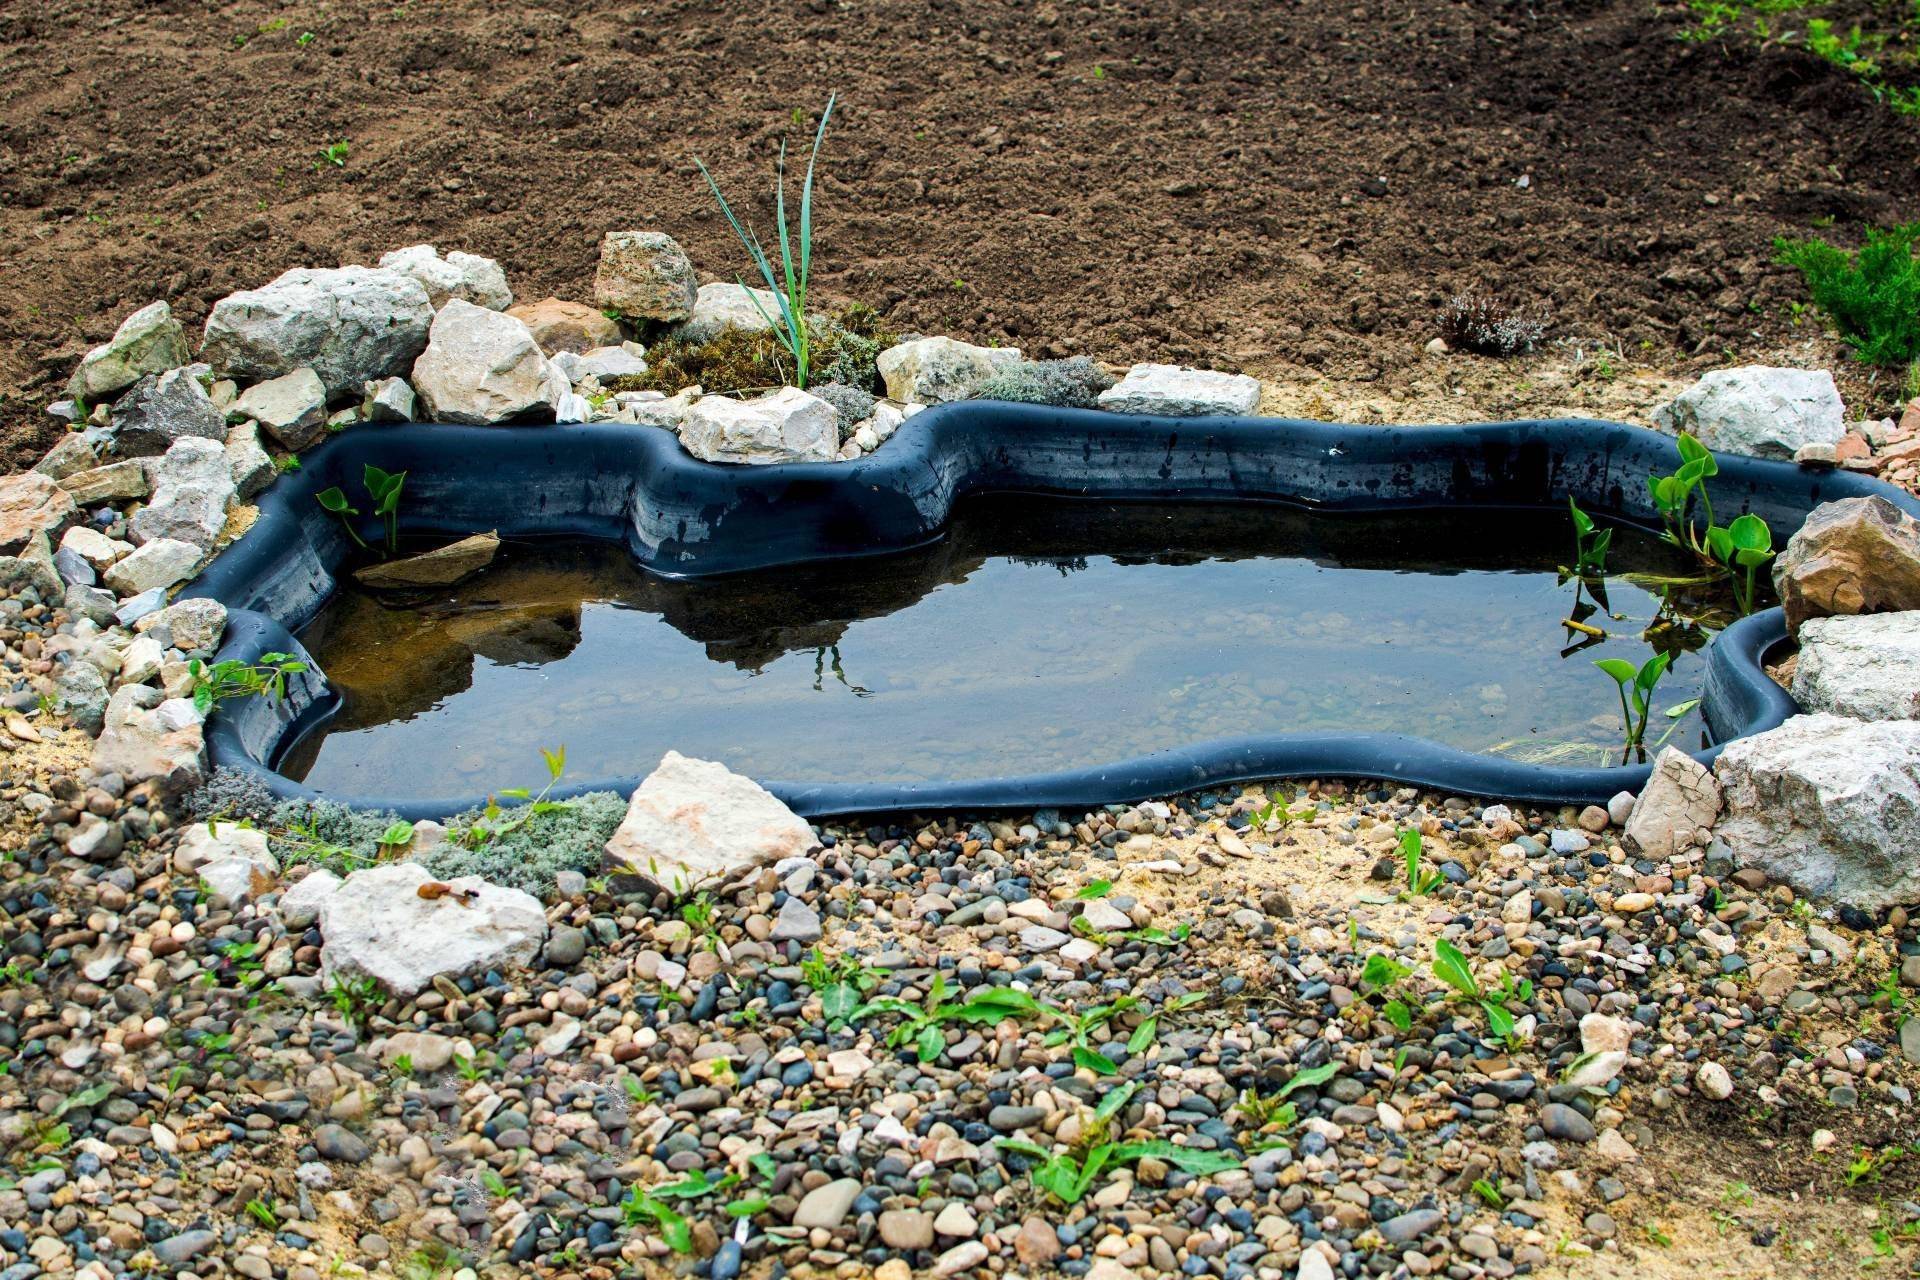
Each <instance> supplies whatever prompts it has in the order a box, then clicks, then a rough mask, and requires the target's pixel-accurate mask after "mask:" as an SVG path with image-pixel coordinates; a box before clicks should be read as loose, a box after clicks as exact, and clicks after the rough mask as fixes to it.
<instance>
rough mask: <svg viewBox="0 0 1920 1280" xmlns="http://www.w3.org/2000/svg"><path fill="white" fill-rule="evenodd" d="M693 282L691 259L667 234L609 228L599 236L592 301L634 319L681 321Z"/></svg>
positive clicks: (693, 289) (689, 306) (691, 298)
mask: <svg viewBox="0 0 1920 1280" xmlns="http://www.w3.org/2000/svg"><path fill="white" fill-rule="evenodd" d="M697 292H698V285H697V284H696V282H695V281H694V278H693V263H691V262H689V261H688V260H687V251H686V250H685V249H682V248H681V247H680V245H679V243H678V242H677V241H675V240H674V238H673V237H672V236H669V235H663V234H661V233H660V232H658V231H609V232H607V234H606V235H605V236H604V237H603V238H602V239H601V241H600V268H599V270H598V271H597V272H596V273H595V275H594V277H593V300H594V301H595V302H597V303H599V304H600V305H601V306H603V307H611V308H612V309H613V310H615V311H618V312H619V313H620V314H621V315H623V316H627V317H629V318H632V319H639V320H667V321H675V320H685V319H686V318H687V317H688V316H690V315H692V314H693V301H694V297H695V295H696V293H697Z"/></svg>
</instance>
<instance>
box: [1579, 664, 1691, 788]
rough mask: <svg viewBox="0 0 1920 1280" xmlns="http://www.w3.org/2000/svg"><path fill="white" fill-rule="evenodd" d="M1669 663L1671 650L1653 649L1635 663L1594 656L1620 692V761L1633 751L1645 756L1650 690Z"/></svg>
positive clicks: (1650, 701)
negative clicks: (1621, 741)
mask: <svg viewBox="0 0 1920 1280" xmlns="http://www.w3.org/2000/svg"><path fill="white" fill-rule="evenodd" d="M1672 663H1673V655H1672V654H1671V653H1656V654H1654V655H1653V656H1652V657H1651V658H1648V659H1647V660H1646V661H1645V662H1643V663H1641V664H1640V665H1639V666H1638V667H1635V666H1634V665H1633V664H1632V663H1631V662H1628V661H1627V660H1626V659H1624V658H1595V659H1594V660H1593V665H1594V666H1596V667H1598V668H1600V670H1602V671H1604V672H1606V673H1607V675H1609V676H1611V677H1612V678H1613V682H1614V684H1615V685H1616V686H1618V688H1619V692H1620V720H1621V723H1622V726H1623V732H1624V734H1625V745H1624V747H1623V748H1622V751H1621V761H1622V763H1625V762H1626V761H1627V760H1628V759H1631V758H1632V757H1633V755H1634V754H1635V753H1636V752H1637V753H1638V754H1639V757H1640V759H1641V760H1645V759H1646V758H1647V748H1646V740H1647V715H1648V713H1649V711H1650V709H1651V708H1652V706H1653V691H1654V689H1655V687H1657V686H1658V685H1659V683H1660V680H1661V677H1663V676H1665V675H1666V674H1667V668H1668V667H1669V666H1670V665H1672Z"/></svg>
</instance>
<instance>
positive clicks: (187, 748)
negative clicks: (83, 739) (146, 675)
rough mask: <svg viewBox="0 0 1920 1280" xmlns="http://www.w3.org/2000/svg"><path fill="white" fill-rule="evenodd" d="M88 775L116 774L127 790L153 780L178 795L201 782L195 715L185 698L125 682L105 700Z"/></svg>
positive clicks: (202, 757) (203, 766)
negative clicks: (165, 694)
mask: <svg viewBox="0 0 1920 1280" xmlns="http://www.w3.org/2000/svg"><path fill="white" fill-rule="evenodd" d="M93 771H94V772H95V773H96V774H101V773H117V774H119V775H120V778H121V781H123V782H124V783H126V785H127V786H129V787H134V786H138V785H139V784H140V783H142V782H149V781H151V782H156V783H157V784H158V785H159V787H160V789H161V790H162V791H163V792H167V793H171V794H177V793H179V792H182V791H186V790H189V789H191V788H193V787H197V786H199V785H200V784H201V783H202V782H204V781H205V780H206V773H207V761H206V742H205V739H204V738H203V737H202V735H201V729H200V713H199V712H198V711H196V710H194V706H193V703H192V702H190V701H189V700H187V699H186V698H163V697H162V696H161V693H160V691H159V690H158V689H155V688H154V687H153V686H151V685H144V684H128V685H122V686H120V688H118V689H116V690H115V691H114V694H113V697H111V698H110V699H108V700H107V713H106V720H105V724H104V726H103V727H102V728H101V730H100V737H99V738H98V740H96V741H95V742H94V744H93Z"/></svg>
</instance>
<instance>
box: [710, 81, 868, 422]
mask: <svg viewBox="0 0 1920 1280" xmlns="http://www.w3.org/2000/svg"><path fill="white" fill-rule="evenodd" d="M833 104H834V97H833V95H829V96H828V98H827V107H826V110H824V111H822V112H821V113H820V127H819V129H818V130H816V131H815V133H814V135H813V153H812V154H811V155H809V156H808V157H807V179H806V182H805V183H804V184H803V185H802V186H801V188H800V226H799V231H798V235H795V234H794V233H793V229H792V228H790V227H789V226H788V224H787V144H786V141H785V140H784V139H782V140H781V143H780V152H779V155H778V156H777V157H776V158H775V160H774V164H773V218H774V226H775V228H776V230H777V232H778V234H779V244H780V274H779V276H777V277H776V276H775V275H774V270H773V263H772V262H771V261H769V260H768V258H767V252H766V250H765V249H764V248H763V247H762V246H761V244H760V237H759V235H758V233H756V232H755V231H754V230H753V228H752V227H750V226H746V225H744V224H743V223H742V222H741V221H740V219H739V218H738V217H737V216H735V214H734V212H733V208H732V207H731V206H730V205H728V204H727V198H726V196H724V195H722V194H721V192H720V184H719V183H718V182H716V181H714V178H713V174H711V173H709V172H708V171H707V166H706V164H705V162H704V161H702V160H701V159H700V158H699V157H698V156H695V157H694V161H693V162H694V164H696V165H698V166H699V167H700V176H701V177H703V178H705V179H706V180H707V186H708V188H709V189H710V190H711V191H712V192H713V198H714V200H715V201H716V202H718V203H719V205H720V212H721V213H723V214H725V215H726V219H727V225H728V226H730V227H732V228H733V234H734V235H735V236H737V237H739V239H740V243H741V244H742V245H743V246H744V247H745V248H746V250H747V254H748V256H749V257H751V258H752V259H753V265H754V266H755V267H756V268H758V269H759V272H760V278H761V279H762V280H763V281H765V282H766V286H767V289H768V291H769V292H771V293H772V294H773V295H774V301H775V310H776V311H777V312H778V313H779V314H778V315H768V314H767V311H766V308H765V307H763V306H761V305H760V300H759V298H758V297H756V296H754V295H753V294H748V295H747V296H748V297H750V298H752V299H753V306H754V310H756V311H758V312H759V313H760V316H761V318H762V319H764V320H765V321H766V322H767V324H768V326H769V328H771V329H772V331H773V335H774V337H775V338H776V339H777V340H778V341H779V343H780V345H781V346H782V347H784V348H786V351H787V354H788V355H790V356H792V357H793V368H794V375H793V385H794V386H796V387H799V388H801V389H802V390H805V389H806V385H807V377H808V375H809V374H810V373H811V372H812V341H811V335H810V333H809V331H808V321H807V283H808V279H809V277H810V275H811V273H812V268H813V167H814V164H815V163H816V162H817V161H818V160H819V159H820V145H821V143H822V142H824V141H825V140H826V137H827V121H828V120H830V119H831V118H832V117H833ZM736 279H737V277H736ZM739 283H740V284H741V287H743V288H744V287H745V286H746V282H745V281H740V282H739Z"/></svg>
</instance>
